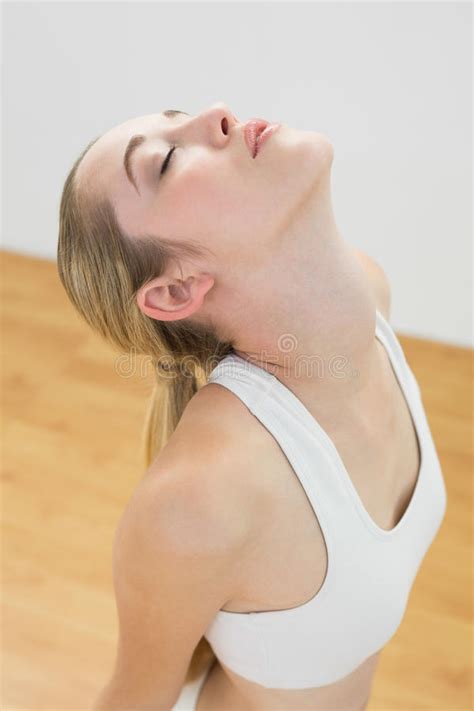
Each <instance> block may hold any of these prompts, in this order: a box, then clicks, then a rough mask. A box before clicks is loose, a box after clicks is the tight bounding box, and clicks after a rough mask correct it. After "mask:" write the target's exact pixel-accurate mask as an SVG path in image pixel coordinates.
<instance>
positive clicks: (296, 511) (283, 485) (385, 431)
mask: <svg viewBox="0 0 474 711" xmlns="http://www.w3.org/2000/svg"><path fill="white" fill-rule="evenodd" d="M392 387H393V390H391V396H390V397H389V398H388V399H387V398H386V396H384V398H383V402H382V401H381V402H380V403H379V404H378V405H377V403H375V404H374V403H371V408H373V412H372V413H368V412H367V413H363V414H364V417H361V421H363V422H365V423H371V424H369V426H367V425H365V426H364V427H361V425H360V424H359V423H354V424H353V425H352V426H351V425H350V423H346V425H345V426H344V427H342V426H339V427H335V426H334V425H331V423H329V422H322V421H321V418H319V421H320V423H321V425H322V427H323V428H324V429H325V431H326V432H327V434H328V435H329V437H330V438H331V440H332V441H333V443H334V445H335V447H336V449H337V450H338V453H339V455H340V457H341V459H342V461H343V464H344V467H345V469H346V472H347V474H348V475H349V477H350V479H351V481H352V484H353V485H354V487H355V490H356V492H357V495H358V497H359V499H360V503H361V504H362V506H363V507H364V509H365V510H366V512H367V514H368V515H369V516H370V518H371V519H372V520H373V521H374V523H375V524H376V525H377V526H378V527H380V528H382V529H385V530H389V529H391V528H393V527H394V526H395V525H396V524H397V523H398V521H399V520H400V519H401V518H402V516H403V514H404V512H405V510H406V509H407V507H408V504H409V502H410V500H411V497H412V495H413V492H414V489H415V486H416V483H417V478H418V473H419V468H420V460H421V457H420V450H419V443H418V438H417V434H416V430H415V427H414V423H413V421H412V418H411V414H410V410H409V409H408V405H407V403H406V401H405V398H404V395H403V393H402V392H401V390H400V387H399V385H398V383H397V381H396V380H395V379H394V380H393V383H392ZM387 407H389V408H390V410H389V411H387ZM382 410H383V412H384V416H383V417H377V413H379V412H382ZM371 414H372V415H373V417H371V416H370V415H371ZM252 426H254V427H257V428H260V429H261V432H260V435H261V437H260V438H259V440H258V441H259V451H258V454H257V453H256V457H255V462H256V467H255V471H252V472H249V474H250V477H249V485H251V481H255V480H256V479H255V477H258V478H259V482H260V483H261V482H262V481H263V482H265V485H266V486H267V487H268V497H269V500H270V502H271V504H270V505H269V507H267V509H266V511H265V513H264V515H263V516H262V518H261V521H260V522H259V526H258V527H257V528H256V531H257V533H256V536H255V541H254V544H253V546H251V547H250V553H249V554H248V555H247V556H246V559H245V560H244V561H243V562H242V566H241V577H240V581H239V582H240V585H239V588H238V590H236V593H235V595H234V597H233V598H232V599H231V600H229V601H228V602H227V603H226V605H225V606H224V607H223V608H222V609H224V610H227V611H233V612H250V611H258V610H282V609H287V608H291V607H297V606H299V605H301V604H303V603H305V602H306V601H308V600H309V599H310V598H312V597H313V596H314V595H316V594H317V592H318V591H319V589H320V588H321V587H322V585H323V582H324V579H325V576H326V572H327V568H328V551H327V546H326V543H325V539H324V534H323V531H322V529H321V525H320V522H319V521H318V518H317V516H316V515H315V512H314V509H313V507H312V506H311V503H310V501H309V499H308V497H307V495H306V492H305V489H304V488H303V486H302V484H301V482H300V480H299V479H298V476H297V475H296V473H295V471H294V470H293V467H292V465H291V464H290V462H289V460H288V459H287V457H286V455H285V453H284V452H283V451H282V449H281V448H280V446H279V445H278V443H277V441H276V440H275V438H274V437H273V436H272V435H271V434H270V433H269V432H268V431H267V430H266V429H265V428H264V427H262V426H261V425H260V424H259V423H258V422H257V421H255V422H252ZM316 475H317V473H316V472H315V476H316Z"/></svg>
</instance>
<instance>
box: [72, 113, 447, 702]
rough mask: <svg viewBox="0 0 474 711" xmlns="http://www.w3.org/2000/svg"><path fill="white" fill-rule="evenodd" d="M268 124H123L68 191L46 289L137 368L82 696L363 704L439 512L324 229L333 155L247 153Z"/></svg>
mask: <svg viewBox="0 0 474 711" xmlns="http://www.w3.org/2000/svg"><path fill="white" fill-rule="evenodd" d="M266 125H267V122H265V121H262V120H251V121H250V122H247V123H246V124H243V123H241V122H239V121H238V119H237V118H236V117H235V116H233V114H232V113H231V112H230V111H229V109H228V107H227V106H226V105H225V104H222V103H218V104H215V105H214V106H212V107H210V108H209V109H208V110H206V111H203V112H202V113H200V114H198V115H196V116H190V115H188V114H186V113H184V112H181V111H180V112H177V111H166V112H163V113H161V114H152V115H147V116H141V117H139V118H136V119H132V120H130V121H126V122H125V123H123V124H121V125H119V126H117V127H115V128H113V129H112V130H110V131H108V132H107V133H105V134H104V135H103V136H101V137H99V139H96V140H95V141H94V142H93V143H92V144H90V145H89V146H88V148H87V149H86V150H85V151H84V153H83V154H82V155H81V156H80V157H79V159H78V160H77V161H76V163H75V165H74V166H73V169H72V171H71V173H70V175H69V176H68V178H67V180H66V184H65V187H64V192H63V196H62V201H61V208H60V235H59V245H58V267H59V274H60V277H61V280H62V283H63V285H64V287H65V289H66V291H67V293H68V295H69V297H70V299H71V300H72V302H73V304H74V305H75V307H76V308H77V309H78V310H79V312H80V313H81V314H82V316H83V317H84V318H85V319H86V320H87V322H88V323H89V324H90V325H91V326H92V327H93V328H94V329H96V330H97V331H99V332H100V333H101V334H102V335H103V336H104V337H106V338H107V339H108V340H109V341H110V342H111V343H113V344H114V345H116V346H117V347H118V348H119V349H120V350H122V351H131V352H134V353H135V352H138V353H141V354H145V355H147V356H150V357H151V359H152V361H153V364H154V367H155V372H156V376H157V381H156V387H155V392H154V396H153V397H154V399H153V402H152V405H151V408H150V410H149V414H148V418H147V438H146V443H147V453H148V459H147V469H146V472H145V476H144V477H143V479H142V480H141V481H140V483H139V484H138V486H137V487H136V489H135V491H134V493H133V496H132V497H131V499H130V501H129V503H128V504H127V507H126V509H125V511H124V513H123V516H122V517H121V519H120V522H119V525H118V527H117V531H116V536H115V541H114V551H113V554H114V555H113V571H114V585H115V594H116V601H117V609H118V617H119V643H118V649H117V657H116V663H115V668H114V670H113V673H112V675H111V679H110V680H109V682H108V683H107V684H106V686H105V687H104V689H103V691H102V693H101V694H100V697H99V699H98V700H97V705H96V707H95V708H97V709H118V708H122V707H124V708H125V707H127V708H137V709H138V708H143V709H145V708H154V709H167V710H169V709H171V708H173V707H175V708H181V706H179V704H180V703H181V701H182V696H181V692H182V689H183V684H184V683H185V682H193V689H194V690H195V692H194V698H193V701H192V705H193V708H196V709H198V711H230V710H231V709H239V710H245V709H258V711H262V710H264V709H272V710H275V709H292V710H294V709H296V708H298V709H312V710H313V711H314V710H315V709H321V710H322V709H336V708H337V709H347V711H349V710H350V711H356V710H357V709H364V708H366V704H367V701H368V698H369V695H370V689H371V685H372V682H373V677H374V673H375V669H376V665H377V661H378V657H379V655H380V652H381V650H382V649H383V647H384V645H385V644H386V643H387V642H388V640H389V639H390V638H391V637H392V636H393V634H394V633H395V631H396V630H397V628H398V626H399V625H400V622H401V620H402V618H403V614H404V611H405V609H406V605H407V600H408V596H409V593H410V590H411V587H412V585H413V582H414V579H415V576H416V572H417V570H418V568H419V566H420V564H421V562H422V560H423V558H424V555H425V554H426V551H427V550H428V548H429V546H430V545H431V543H432V541H433V539H434V538H435V535H436V533H437V531H438V528H439V526H440V524H441V522H442V520H443V517H444V513H445V508H446V490H445V486H444V481H443V477H442V472H441V469H440V466H439V461H438V458H437V455H436V450H435V447H434V443H433V440H432V437H431V433H430V430H429V426H428V423H427V420H426V416H425V412H424V409H423V404H422V401H421V397H420V392H419V388H418V385H417V383H416V380H415V378H414V376H413V373H412V371H411V369H410V368H409V366H408V363H407V362H406V360H405V358H404V355H403V351H402V349H401V346H400V344H399V342H398V340H397V338H396V336H395V333H394V332H393V330H392V328H391V326H390V325H389V322H388V321H389V309H390V288H389V285H388V282H387V279H386V277H385V275H384V273H383V271H382V269H381V268H380V267H379V266H378V265H377V264H376V263H375V262H374V261H373V260H371V259H370V258H369V257H368V256H367V255H364V254H363V253H362V252H360V251H359V250H356V249H353V248H351V247H350V245H349V244H348V243H347V242H345V241H344V239H343V238H342V236H341V234H340V233H339V230H338V228H337V226H336V222H335V218H334V214H333V210H332V204H331V190H330V171H331V165H332V160H333V146H332V145H331V143H330V141H329V140H328V139H327V138H326V137H325V136H324V135H322V134H320V133H316V132H313V131H300V130H294V129H291V128H290V127H288V126H286V125H274V126H273V127H272V129H271V130H269V131H267V133H266V136H265V138H262V139H261V143H260V147H259V144H258V140H259V139H258V136H259V134H260V133H261V131H262V129H264V128H265V127H266ZM206 640H207V641H206ZM208 642H210V645H211V647H212V650H213V652H214V653H215V656H214V654H212V653H211V654H210V649H211V647H210V646H209V644H208ZM188 688H190V687H188V686H185V687H184V689H188ZM184 689H183V690H184Z"/></svg>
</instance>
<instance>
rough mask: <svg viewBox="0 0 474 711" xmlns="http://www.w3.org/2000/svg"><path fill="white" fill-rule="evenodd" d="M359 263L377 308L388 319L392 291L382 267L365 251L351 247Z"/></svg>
mask: <svg viewBox="0 0 474 711" xmlns="http://www.w3.org/2000/svg"><path fill="white" fill-rule="evenodd" d="M351 249H352V251H353V253H354V255H355V256H356V257H357V259H358V261H359V263H360V264H361V265H362V267H363V269H364V271H365V273H366V275H367V278H368V279H369V281H370V284H371V286H372V288H373V290H374V295H375V300H376V303H377V308H378V310H379V311H380V312H381V313H382V315H383V316H384V317H385V318H386V319H387V321H389V320H390V309H391V303H392V292H391V288H390V282H389V280H388V277H387V274H386V273H385V271H384V270H383V269H382V267H381V266H380V264H379V263H378V262H377V261H376V260H375V259H373V257H370V256H369V255H368V254H367V253H366V252H363V251H362V250H361V249H358V248H357V247H352V248H351Z"/></svg>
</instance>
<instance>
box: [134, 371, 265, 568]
mask: <svg viewBox="0 0 474 711" xmlns="http://www.w3.org/2000/svg"><path fill="white" fill-rule="evenodd" d="M259 451H262V445H261V440H260V437H259V432H258V427H256V425H255V422H254V418H253V416H252V415H251V414H250V413H249V411H248V410H247V408H246V407H245V405H244V404H243V403H242V402H241V401H240V400H239V399H238V398H237V397H236V396H235V395H233V393H231V392H229V391H228V390H227V389H226V388H224V387H223V386H221V385H218V384H216V383H209V384H207V385H206V386H205V387H203V388H201V389H200V390H199V391H198V393H196V395H194V397H193V398H192V399H191V401H190V402H189V403H188V405H187V407H186V409H185V411H184V413H183V416H182V417H181V420H180V422H179V425H178V427H177V428H176V430H175V431H174V432H173V434H172V435H171V437H170V439H169V441H168V443H167V444H166V446H165V447H164V449H163V450H162V452H161V453H160V455H159V456H158V457H157V458H156V459H155V461H154V462H153V463H152V465H151V466H150V468H149V470H148V472H147V475H146V477H145V479H144V480H143V482H142V483H143V485H145V482H147V484H146V486H147V487H148V488H149V489H150V490H151V491H152V492H153V497H154V499H155V501H156V504H155V505H156V507H158V508H159V515H160V521H161V523H160V527H162V528H163V529H164V531H162V533H161V538H162V539H163V536H164V535H166V536H167V537H168V544H169V545H170V546H179V545H186V546H188V547H191V546H195V547H196V551H203V550H207V549H212V548H213V547H215V546H216V545H219V546H222V548H223V549H225V548H226V549H227V550H228V551H229V554H231V555H232V554H233V552H234V551H235V552H236V553H237V554H238V553H239V552H241V551H242V549H243V548H244V546H245V544H246V543H247V542H248V541H249V540H251V538H252V535H253V533H254V529H255V524H256V522H257V521H258V519H259V516H258V512H259V510H260V511H261V506H262V505H264V504H263V500H264V491H263V485H262V484H260V485H259V483H258V479H257V478H256V477H255V476H254V473H255V468H256V462H257V461H258V453H259Z"/></svg>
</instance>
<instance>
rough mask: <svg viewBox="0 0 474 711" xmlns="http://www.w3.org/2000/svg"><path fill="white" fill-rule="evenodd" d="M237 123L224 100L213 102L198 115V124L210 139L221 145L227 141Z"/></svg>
mask: <svg viewBox="0 0 474 711" xmlns="http://www.w3.org/2000/svg"><path fill="white" fill-rule="evenodd" d="M237 124H238V121H237V119H236V117H235V116H234V114H233V113H232V111H231V110H230V109H229V107H228V106H227V104H225V103H224V102H223V101H218V102H216V103H215V104H212V106H210V107H209V108H208V109H206V110H205V111H202V112H201V114H200V115H199V117H198V125H199V126H201V128H203V130H204V132H205V133H206V134H207V137H208V140H209V139H210V140H211V141H212V142H213V143H215V144H216V145H219V146H222V145H224V144H225V143H227V141H228V140H229V135H230V132H231V130H232V128H234V126H236V125H237Z"/></svg>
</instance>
